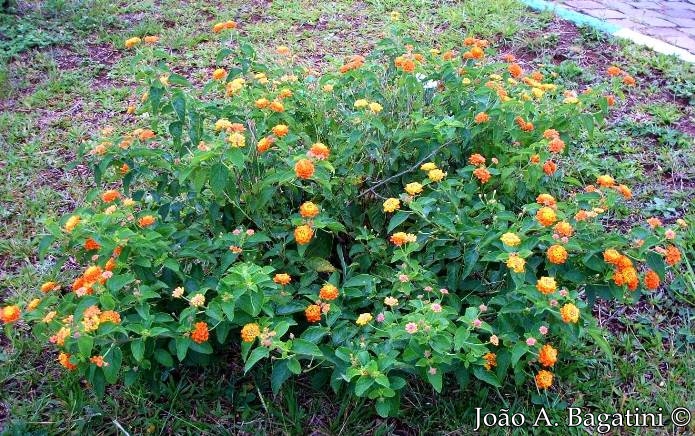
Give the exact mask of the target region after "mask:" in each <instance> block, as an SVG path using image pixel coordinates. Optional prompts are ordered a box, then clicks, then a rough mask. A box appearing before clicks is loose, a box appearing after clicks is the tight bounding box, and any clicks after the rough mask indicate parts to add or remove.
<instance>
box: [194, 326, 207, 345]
mask: <svg viewBox="0 0 695 436" xmlns="http://www.w3.org/2000/svg"><path fill="white" fill-rule="evenodd" d="M209 338H210V331H209V330H208V324H207V323H206V322H204V321H200V322H197V323H195V326H194V328H193V331H192V332H191V339H192V340H193V342H195V343H198V344H202V343H203V342H206V341H207V340H208V339H209Z"/></svg>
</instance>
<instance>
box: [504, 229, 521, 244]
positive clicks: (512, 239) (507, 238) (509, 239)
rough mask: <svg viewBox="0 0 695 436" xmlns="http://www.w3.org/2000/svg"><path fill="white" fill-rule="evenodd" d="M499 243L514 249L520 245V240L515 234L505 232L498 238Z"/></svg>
mask: <svg viewBox="0 0 695 436" xmlns="http://www.w3.org/2000/svg"><path fill="white" fill-rule="evenodd" d="M500 241H502V243H503V244H504V245H508V246H510V247H516V246H517V245H519V244H521V238H519V237H518V236H517V235H516V234H515V233H511V232H507V233H505V234H503V235H502V236H501V237H500Z"/></svg>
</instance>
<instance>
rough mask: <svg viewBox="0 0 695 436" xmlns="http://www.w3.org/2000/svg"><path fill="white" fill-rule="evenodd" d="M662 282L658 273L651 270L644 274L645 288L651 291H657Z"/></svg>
mask: <svg viewBox="0 0 695 436" xmlns="http://www.w3.org/2000/svg"><path fill="white" fill-rule="evenodd" d="M660 282H661V280H660V279H659V274H657V273H656V272H654V271H652V270H649V271H647V272H646V274H644V287H645V288H647V289H650V290H652V291H653V290H654V289H657V288H658V287H659V283H660Z"/></svg>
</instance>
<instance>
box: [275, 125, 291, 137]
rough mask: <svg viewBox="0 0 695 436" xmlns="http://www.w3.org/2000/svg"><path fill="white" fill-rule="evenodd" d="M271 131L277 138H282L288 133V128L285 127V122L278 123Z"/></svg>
mask: <svg viewBox="0 0 695 436" xmlns="http://www.w3.org/2000/svg"><path fill="white" fill-rule="evenodd" d="M272 131H273V134H274V135H275V136H277V137H278V138H282V137H283V136H286V135H287V134H288V133H290V128H289V127H287V126H286V125H285V124H278V125H277V126H275V127H273V129H272Z"/></svg>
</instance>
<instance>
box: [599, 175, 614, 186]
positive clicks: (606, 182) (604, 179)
mask: <svg viewBox="0 0 695 436" xmlns="http://www.w3.org/2000/svg"><path fill="white" fill-rule="evenodd" d="M596 183H597V184H598V185H599V186H602V187H604V188H610V187H611V186H613V185H615V179H614V178H613V177H611V176H609V175H608V174H604V175H602V176H598V177H597V178H596Z"/></svg>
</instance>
